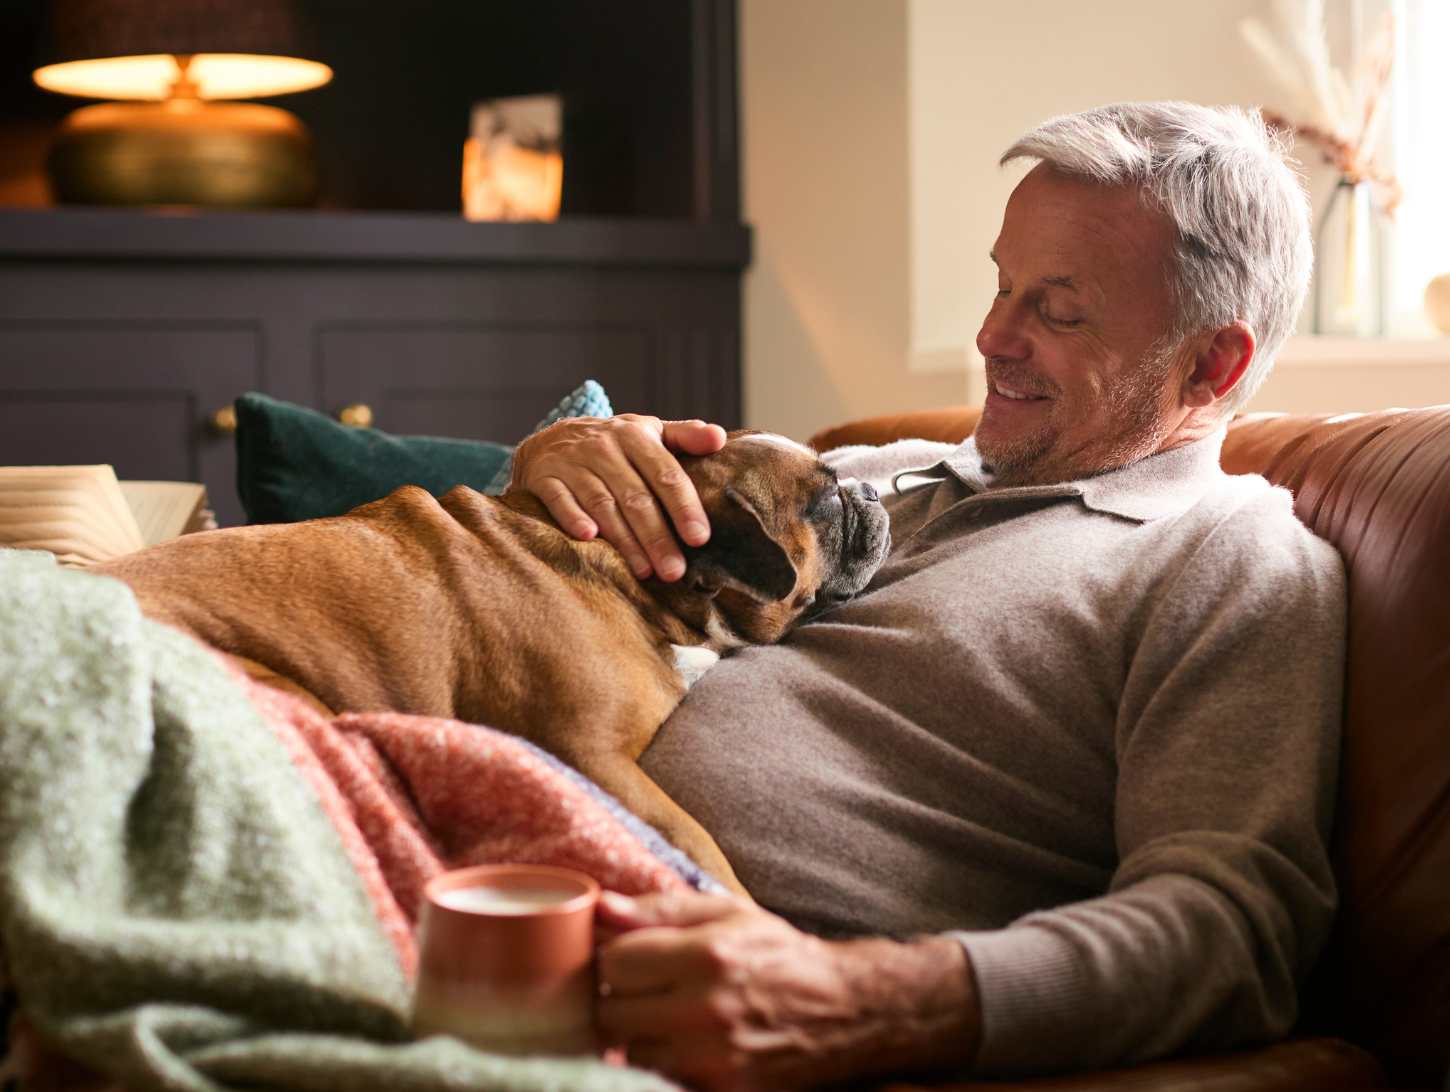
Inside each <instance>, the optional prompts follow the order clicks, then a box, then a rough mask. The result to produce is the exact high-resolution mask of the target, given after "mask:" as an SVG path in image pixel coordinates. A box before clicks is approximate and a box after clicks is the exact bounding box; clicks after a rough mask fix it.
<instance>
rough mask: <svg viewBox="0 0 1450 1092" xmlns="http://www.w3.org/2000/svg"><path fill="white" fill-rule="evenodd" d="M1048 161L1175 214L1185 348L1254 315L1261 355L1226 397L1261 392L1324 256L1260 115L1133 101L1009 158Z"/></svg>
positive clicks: (1085, 117) (1050, 126) (1178, 304)
mask: <svg viewBox="0 0 1450 1092" xmlns="http://www.w3.org/2000/svg"><path fill="white" fill-rule="evenodd" d="M1023 158H1027V159H1038V160H1041V161H1043V162H1045V163H1048V164H1051V166H1052V167H1053V168H1054V169H1056V170H1058V171H1061V172H1062V173H1064V174H1066V175H1068V176H1069V177H1074V178H1080V179H1082V180H1084V181H1090V182H1095V183H1098V184H1099V185H1104V186H1140V187H1142V191H1143V196H1144V200H1145V201H1151V202H1153V203H1154V204H1155V205H1156V206H1157V207H1159V208H1161V209H1162V210H1163V211H1164V212H1166V213H1167V214H1168V216H1169V217H1170V218H1171V219H1172V221H1173V224H1174V226H1175V228H1176V229H1177V231H1178V243H1177V246H1176V247H1175V250H1174V266H1175V269H1174V284H1173V289H1174V297H1175V298H1174V304H1175V308H1174V309H1175V313H1176V316H1177V317H1176V319H1175V322H1174V327H1173V329H1172V330H1170V331H1169V336H1170V338H1171V340H1172V341H1173V343H1174V344H1177V343H1181V342H1182V341H1183V340H1184V339H1186V338H1189V337H1192V336H1193V335H1194V334H1198V333H1201V332H1202V331H1204V330H1214V329H1219V328H1222V327H1224V326H1227V325H1228V324H1229V323H1231V322H1233V321H1235V320H1242V321H1243V322H1246V323H1247V324H1248V325H1249V326H1251V327H1252V328H1253V330H1254V334H1255V336H1256V339H1257V342H1258V349H1257V351H1256V352H1255V354H1254V360H1253V363H1252V364H1251V365H1250V366H1249V370H1248V371H1247V372H1246V373H1245V374H1244V377H1243V378H1242V379H1241V380H1240V381H1239V384H1238V386H1237V387H1235V388H1234V389H1233V390H1232V391H1230V392H1229V394H1228V397H1227V398H1226V399H1225V400H1224V402H1223V404H1222V407H1221V411H1220V416H1228V415H1229V414H1231V413H1232V412H1234V411H1235V410H1237V409H1238V408H1239V407H1240V406H1242V405H1243V404H1244V403H1245V402H1247V401H1248V400H1249V398H1251V397H1252V396H1253V394H1254V392H1255V391H1256V390H1258V388H1259V384H1261V383H1262V382H1263V381H1264V377H1265V376H1266V375H1268V374H1269V369H1270V368H1271V367H1273V363H1274V355H1275V354H1276V353H1277V352H1278V351H1279V346H1281V345H1282V344H1283V343H1284V339H1285V338H1286V337H1288V336H1289V334H1290V332H1291V331H1292V330H1293V328H1294V322H1295V320H1296V319H1297V318H1298V316H1299V309H1300V308H1301V307H1303V305H1304V294H1305V292H1306V290H1307V289H1308V286H1309V274H1310V270H1311V268H1312V267H1313V264H1314V248H1313V243H1312V241H1311V236H1310V212H1309V197H1308V194H1307V193H1306V191H1305V188H1304V182H1303V180H1302V179H1301V178H1300V176H1299V175H1298V174H1297V173H1296V172H1295V171H1294V169H1293V168H1291V167H1290V165H1289V163H1288V162H1287V149H1286V147H1285V145H1284V143H1283V142H1281V141H1280V140H1279V139H1278V137H1276V136H1275V134H1274V133H1273V131H1272V130H1270V129H1269V127H1268V126H1267V125H1265V124H1264V122H1263V121H1262V120H1261V119H1260V118H1259V116H1258V114H1257V113H1253V112H1250V111H1248V110H1244V109H1241V108H1238V107H1220V106H1197V105H1194V104H1193V103H1187V102H1125V103H1117V104H1115V105H1113V106H1100V107H1098V108H1097V109H1096V110H1088V111H1086V112H1085V113H1081V114H1072V115H1067V116H1064V117H1057V118H1053V119H1052V120H1051V121H1048V122H1045V123H1043V124H1042V125H1039V126H1038V127H1037V128H1035V129H1033V130H1032V131H1031V132H1029V133H1027V134H1025V135H1024V136H1023V137H1022V138H1021V139H1020V140H1018V141H1017V143H1015V144H1013V145H1012V147H1010V148H1008V149H1007V151H1006V153H1005V154H1004V155H1003V156H1002V159H1001V162H1002V163H1003V164H1006V163H1009V162H1011V161H1012V160H1014V159H1023Z"/></svg>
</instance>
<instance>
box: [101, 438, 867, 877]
mask: <svg viewBox="0 0 1450 1092" xmlns="http://www.w3.org/2000/svg"><path fill="white" fill-rule="evenodd" d="M680 462H681V465H682V466H683V467H684V469H685V471H686V473H688V474H689V475H690V478H691V480H692V481H693V482H694V483H695V488H696V489H697V490H698V492H699V494H700V500H701V502H702V503H703V505H704V507H705V511H706V513H707V514H708V516H709V519H710V527H711V534H710V541H709V542H708V543H706V544H705V545H704V546H701V547H698V548H693V547H688V546H684V547H682V549H683V552H684V554H685V559H686V570H685V575H684V577H682V578H681V579H680V580H678V581H675V582H673V583H669V584H667V583H665V582H663V581H661V580H659V579H657V578H654V577H651V578H650V579H648V580H645V581H640V580H638V579H637V578H636V577H635V576H634V574H633V573H631V572H630V570H629V566H628V565H627V564H626V563H625V561H624V558H623V557H622V556H621V555H620V554H619V552H618V551H617V550H616V549H615V548H614V547H613V546H611V545H609V544H608V543H607V542H604V541H603V540H599V539H596V540H595V541H593V542H578V541H575V540H574V539H572V538H570V537H569V536H568V535H566V534H565V533H564V532H563V531H562V530H560V528H559V526H558V524H556V523H555V522H554V520H553V519H552V518H551V517H550V516H549V514H548V512H547V510H546V509H545V508H544V506H543V504H542V503H540V502H539V500H538V499H537V498H535V497H534V496H533V495H531V494H528V493H509V494H506V495H504V496H502V497H485V496H483V495H481V494H479V493H476V492H474V491H473V490H471V489H468V488H466V487H463V486H460V487H458V488H457V489H454V490H453V491H452V492H450V493H448V494H447V495H446V496H444V497H442V498H441V499H438V500H435V499H434V498H433V497H432V496H430V495H429V494H428V493H427V492H425V491H424V490H422V489H419V488H417V487H415V486H405V487H403V488H402V489H399V490H397V491H396V492H395V493H393V494H392V495H391V496H389V497H386V498H384V499H383V500H380V501H375V502H374V503H372V504H366V505H363V506H362V507H360V508H356V509H354V510H353V511H351V512H349V513H348V514H347V515H345V516H339V517H337V518H335V519H322V520H312V521H309V522H306V523H292V524H275V525H263V526H255V527H237V528H228V529H225V530H220V531H205V532H201V533H199V534H193V535H185V536H183V537H181V538H177V539H172V540H170V541H169V542H163V543H160V544H159V545H156V546H153V547H151V548H150V549H146V550H142V551H140V552H139V553H135V554H131V555H129V556H127V557H123V558H119V559H117V560H115V561H111V562H107V563H106V564H103V565H96V566H94V567H93V568H92V569H91V571H92V572H96V573H104V574H108V575H111V576H115V577H118V578H120V579H121V580H123V581H125V582H126V583H127V584H129V585H130V586H131V588H132V589H133V591H134V592H135V593H136V598H137V600H138V601H139V603H140V605H141V609H142V611H143V612H144V613H145V614H146V615H148V616H149V617H151V618H154V619H156V620H158V621H161V622H165V623H168V624H170V625H173V626H175V627H177V628H178V629H181V630H183V631H185V632H186V633H189V634H191V635H192V636H193V637H196V638H198V639H200V640H201V641H203V642H205V643H206V644H209V645H211V646H213V647H214V648H217V649H220V650H221V651H223V652H226V653H228V654H230V655H232V656H234V657H237V658H239V659H241V660H242V662H243V665H244V666H246V667H247V668H248V669H249V671H250V672H251V673H252V674H254V675H255V676H257V677H259V678H261V679H262V680H263V681H266V682H270V683H272V684H273V685H280V686H282V687H283V688H284V689H291V690H294V691H296V690H299V689H300V691H302V692H303V693H304V696H307V697H310V698H312V699H313V700H314V701H315V702H320V703H321V704H322V705H324V706H325V707H326V708H327V709H328V710H329V711H336V712H342V711H367V710H384V709H386V710H396V711H399V712H405V713H420V714H425V715H429V716H440V717H453V718H457V719H459V720H464V721H468V722H470V723H476V724H487V725H490V726H492V727H495V728H501V729H503V730H504V731H507V732H512V733H514V734H516V735H520V736H523V737H524V738H525V739H528V740H530V741H532V742H534V743H536V744H538V745H539V746H541V747H543V748H544V749H545V750H547V751H549V752H551V753H553V754H554V755H557V756H558V757H559V758H561V759H563V760H564V761H565V762H568V763H569V764H570V765H572V766H574V767H575V768H576V769H578V770H579V771H580V772H581V773H583V774H584V775H585V776H587V777H589V778H591V779H592V780H593V781H594V782H595V783H596V784H598V785H600V786H601V787H602V788H604V789H605V790H606V791H607V792H610V793H612V794H613V795H614V796H615V797H617V798H618V799H619V800H620V802H621V803H623V804H624V805H625V807H627V808H629V809H630V810H631V811H633V812H634V813H635V814H636V815H638V816H639V817H640V818H642V819H644V820H645V821H646V822H647V823H650V824H651V825H652V826H654V827H656V828H657V829H659V830H660V831H661V832H662V833H663V834H664V835H665V836H666V837H667V838H669V839H670V841H672V842H673V843H674V844H675V845H677V846H679V847H680V848H681V849H683V850H684V851H685V852H686V853H688V854H689V855H690V856H691V857H692V858H693V859H694V860H695V861H696V862H698V863H699V864H700V865H701V866H702V867H704V868H705V869H706V870H707V871H708V872H710V873H712V874H713V875H715V876H716V877H718V878H719V879H721V880H722V881H723V882H725V883H726V884H727V885H729V886H731V887H732V888H734V889H735V890H737V891H742V890H743V889H742V888H741V887H740V884H739V881H737V880H736V879H735V874H734V872H733V870H732V869H731V868H730V866H729V864H728V863H727V862H726V860H725V857H724V855H723V854H722V853H721V852H720V849H719V847H718V846H716V845H715V842H714V839H712V838H711V837H710V836H709V834H707V833H706V832H705V829H704V828H703V827H701V826H700V825H699V823H697V822H696V821H695V820H694V819H693V818H691V817H690V816H689V815H687V814H686V813H685V811H684V810H683V809H682V808H680V806H679V805H677V804H676V803H675V802H674V801H673V800H671V799H670V798H669V797H668V796H667V795H665V793H664V791H663V790H661V789H660V788H659V787H658V786H657V785H655V783H654V782H653V781H651V780H650V779H649V777H647V776H646V775H645V773H644V772H643V771H642V770H640V768H639V766H638V765H637V764H636V760H637V759H638V758H639V756H640V755H641V754H642V753H643V752H644V749H645V748H646V747H647V746H649V743H650V741H651V740H652V739H653V738H654V735H655V732H656V731H657V730H658V728H659V726H660V724H661V723H663V721H664V719H665V718H666V717H667V716H668V715H669V714H670V711H671V710H672V709H674V707H675V705H676V704H677V703H678V702H679V700H680V698H681V697H683V695H684V693H685V689H686V684H685V682H684V680H683V678H682V676H681V674H680V671H679V670H678V669H677V667H676V658H675V650H674V648H672V646H697V647H700V648H704V649H709V650H712V651H714V652H716V653H718V652H721V651H724V650H726V649H729V648H732V647H737V646H740V645H744V644H747V643H766V642H770V641H775V640H778V639H779V638H780V637H781V636H783V635H784V634H785V632H786V631H787V630H788V629H789V628H790V627H791V626H792V625H793V624H794V623H795V622H797V621H798V620H800V619H801V617H802V616H803V615H805V614H806V613H807V612H818V611H820V610H822V609H824V608H826V607H828V606H830V605H831V604H832V603H834V602H837V601H840V600H841V599H844V598H848V597H850V596H851V595H854V594H855V593H856V592H857V591H859V590H860V589H861V588H863V587H865V585H866V582H867V581H868V580H869V579H870V578H871V574H872V573H873V572H875V570H876V567H877V566H878V565H879V564H880V562H881V560H882V558H883V557H884V555H885V552H886V549H887V546H888V545H889V540H890V536H889V533H888V529H887V517H886V513H885V511H884V509H883V508H882V507H881V504H880V502H879V501H878V500H877V497H876V491H875V490H874V489H872V488H871V487H870V486H869V485H865V484H859V483H856V482H854V481H846V482H838V481H837V480H836V475H835V472H834V471H832V470H831V469H830V468H829V467H827V466H826V465H825V464H824V463H823V462H821V461H820V459H819V458H817V457H816V455H815V453H814V452H813V451H811V450H810V449H808V448H805V447H802V446H801V445H800V444H797V443H795V442H794V441H791V440H787V439H785V438H783V437H779V436H772V435H769V434H766V433H758V432H734V433H731V434H730V436H729V439H728V440H727V442H726V445H725V447H724V448H723V449H722V450H721V451H719V452H717V453H716V454H714V455H706V456H698V457H688V456H687V457H685V458H682V459H681V460H680Z"/></svg>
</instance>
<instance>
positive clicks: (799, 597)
mask: <svg viewBox="0 0 1450 1092" xmlns="http://www.w3.org/2000/svg"><path fill="white" fill-rule="evenodd" d="M680 464H681V465H682V466H683V467H684V469H685V472H686V473H687V474H689V476H690V479H691V481H693V482H694V483H695V489H696V491H697V492H698V493H699V494H700V501H701V503H702V504H703V505H704V506H705V512H706V514H707V515H708V516H709V518H710V541H709V542H707V543H706V544H705V545H703V546H700V547H690V546H685V547H682V549H683V550H684V554H685V562H686V568H685V575H684V577H682V578H681V579H680V580H679V581H678V582H677V584H676V585H675V588H676V589H677V591H676V595H675V596H672V598H675V599H676V600H677V602H676V606H677V607H683V606H684V604H683V603H682V602H679V601H678V597H679V596H680V595H689V596H692V597H694V598H695V599H696V600H699V599H701V598H703V599H707V600H709V601H710V603H711V605H712V606H713V608H714V609H715V610H716V611H718V613H719V615H720V616H721V618H722V620H723V621H724V622H725V623H726V625H727V626H728V627H729V629H730V630H731V631H733V633H735V634H737V635H738V636H739V637H740V638H743V639H744V640H746V641H749V642H752V643H767V642H770V641H774V640H777V639H779V638H780V637H781V636H782V635H784V633H785V632H786V630H788V629H789V628H790V626H791V625H792V624H793V623H794V622H796V621H797V620H799V619H800V617H801V616H802V615H803V614H805V613H806V612H808V611H809V612H812V613H814V612H817V611H820V610H823V609H825V608H827V607H829V606H831V605H833V604H835V603H838V602H840V601H842V600H844V599H849V598H850V597H851V596H853V595H855V594H856V593H857V592H858V591H860V590H861V589H862V588H864V587H865V586H866V583H867V582H868V581H869V580H870V579H871V576H872V574H873V573H874V572H875V571H876V568H877V566H878V565H880V564H881V561H882V559H883V558H885V556H886V550H887V548H888V547H889V546H890V544H891V535H890V531H889V528H888V526H887V516H886V510H885V509H884V508H882V507H881V502H880V500H879V499H878V498H877V496H876V490H875V489H873V488H872V487H871V486H869V485H866V484H864V483H861V482H857V481H855V480H854V479H847V480H845V481H840V480H838V479H837V477H836V472H835V471H834V470H832V469H831V468H830V467H828V466H827V465H826V464H825V463H823V462H821V460H820V458H819V457H817V455H816V453H815V452H813V451H811V449H810V448H808V447H804V446H802V445H801V444H798V443H796V442H795V441H794V440H787V439H786V438H785V437H783V436H775V435H772V434H770V433H767V432H751V431H740V432H732V433H730V434H729V437H728V439H727V440H726V443H725V446H724V447H723V448H722V449H721V450H719V451H717V452H716V453H715V454H713V455H703V456H685V457H683V458H681V459H680ZM681 613H682V616H683V613H684V612H683V611H681Z"/></svg>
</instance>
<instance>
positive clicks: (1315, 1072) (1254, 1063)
mask: <svg viewBox="0 0 1450 1092" xmlns="http://www.w3.org/2000/svg"><path fill="white" fill-rule="evenodd" d="M1387 1086H1388V1082H1387V1081H1386V1079H1385V1073H1384V1070H1383V1069H1381V1068H1380V1064H1379V1063H1378V1062H1376V1061H1375V1060H1374V1058H1372V1057H1371V1056H1370V1055H1369V1054H1367V1053H1366V1052H1365V1051H1363V1050H1361V1049H1360V1048H1359V1047H1357V1046H1354V1045H1352V1044H1350V1043H1347V1042H1345V1041H1344V1040H1343V1039H1289V1040H1287V1041H1285V1042H1282V1043H1275V1044H1273V1045H1272V1046H1267V1047H1263V1048H1261V1049H1259V1050H1250V1051H1241V1052H1236V1053H1233V1054H1216V1055H1209V1056H1207V1057H1200V1058H1184V1059H1174V1060H1172V1061H1166V1062H1154V1063H1151V1064H1149V1065H1140V1066H1131V1067H1129V1068H1126V1069H1107V1070H1101V1071H1099V1072H1096V1073H1081V1074H1074V1075H1072V1076H1068V1077H1046V1078H1040V1079H1035V1080H1027V1081H958V1082H953V1083H951V1084H942V1085H918V1084H911V1083H901V1082H898V1083H893V1084H889V1085H886V1086H885V1087H883V1088H882V1089H881V1090H880V1092H927V1089H931V1090H932V1092H1366V1090H1369V1089H1377V1088H1385V1087H1387Z"/></svg>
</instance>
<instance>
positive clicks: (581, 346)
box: [316, 324, 655, 443]
mask: <svg viewBox="0 0 1450 1092" xmlns="http://www.w3.org/2000/svg"><path fill="white" fill-rule="evenodd" d="M319 341H320V351H319V358H318V363H317V375H316V381H317V405H318V407H319V408H320V409H322V410H323V411H324V412H327V413H330V414H334V415H335V414H336V413H337V412H338V411H339V410H340V409H342V408H343V407H344V406H347V405H350V404H352V403H354V402H363V403H366V404H367V405H368V406H369V407H371V408H372V410H373V420H374V423H375V424H376V425H377V427H379V428H382V429H386V430H387V431H389V432H395V433H403V434H415V433H424V434H431V435H436V436H453V437H458V438H461V439H474V440H497V441H499V442H501V443H514V442H517V441H518V440H520V439H522V438H523V437H524V436H525V435H526V434H527V433H528V431H529V430H530V429H531V428H533V426H534V425H535V424H536V423H537V422H538V420H539V418H540V417H542V416H543V415H544V414H545V413H547V412H548V411H549V410H550V409H552V408H553V407H554V406H555V405H556V404H557V403H558V401H559V399H560V398H562V397H563V396H564V395H566V394H568V393H569V391H571V390H573V389H574V388H575V387H577V386H578V385H579V384H580V383H582V382H583V381H584V380H586V379H595V380H598V381H599V382H600V383H601V384H603V385H604V389H605V390H606V391H607V392H608V393H609V396H610V399H611V401H612V402H613V403H614V405H615V406H616V407H618V408H619V409H621V410H625V409H631V410H632V409H638V408H641V407H645V406H647V405H649V404H650V402H652V401H653V397H652V395H653V393H654V386H655V384H654V381H653V375H652V372H653V360H652V353H651V341H650V335H649V331H648V330H647V329H645V328H643V327H637V326H616V325H604V324H600V325H593V324H587V325H585V324H581V325H564V324H561V325H558V326H553V325H537V326H535V325H530V326H518V325H508V324H478V325H466V326H454V325H449V326H444V325H441V324H440V325H426V324H420V325H410V326H406V327H399V326H396V325H388V326H384V325H379V326H358V325H349V326H347V327H332V328H327V329H324V330H323V331H322V333H321V335H320V338H319Z"/></svg>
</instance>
